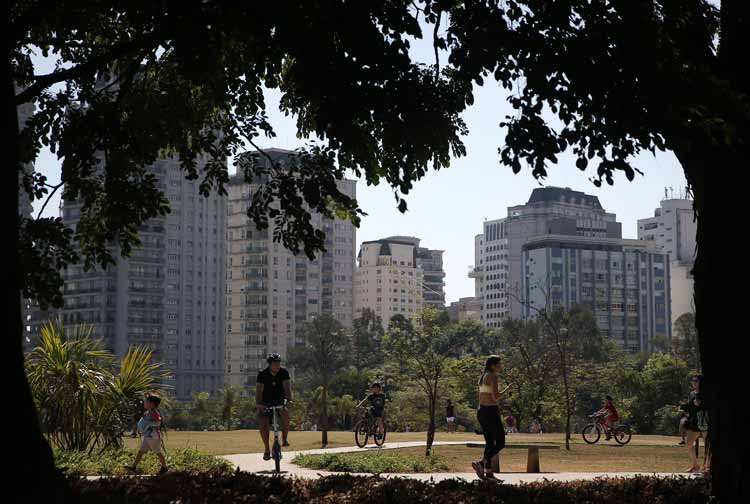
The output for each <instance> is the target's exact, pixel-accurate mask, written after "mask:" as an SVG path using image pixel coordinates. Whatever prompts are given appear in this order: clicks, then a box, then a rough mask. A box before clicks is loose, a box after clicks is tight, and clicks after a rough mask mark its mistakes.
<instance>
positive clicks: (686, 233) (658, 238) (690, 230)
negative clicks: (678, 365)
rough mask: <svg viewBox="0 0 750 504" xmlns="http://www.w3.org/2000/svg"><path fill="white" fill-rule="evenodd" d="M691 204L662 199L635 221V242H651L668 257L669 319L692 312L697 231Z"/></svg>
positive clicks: (681, 200) (684, 200)
mask: <svg viewBox="0 0 750 504" xmlns="http://www.w3.org/2000/svg"><path fill="white" fill-rule="evenodd" d="M694 217H695V212H694V211H693V201H692V200H689V199H685V198H679V199H675V198H670V199H666V195H665V199H664V200H663V201H662V202H661V204H660V205H659V208H657V209H656V210H654V216H653V217H648V218H646V219H639V220H638V239H639V240H644V241H647V242H650V243H653V244H654V245H655V246H656V248H657V249H658V250H660V251H662V252H665V253H666V254H668V255H669V265H670V266H669V267H670V270H671V274H672V280H673V281H672V284H671V287H672V291H671V294H670V297H671V303H672V309H671V312H672V319H671V322H672V324H674V322H675V320H677V318H678V317H680V316H681V315H683V314H685V313H691V312H693V276H692V269H693V263H694V261H695V247H696V241H695V239H696V238H695V237H696V233H697V231H698V227H697V222H696V221H695V218H694Z"/></svg>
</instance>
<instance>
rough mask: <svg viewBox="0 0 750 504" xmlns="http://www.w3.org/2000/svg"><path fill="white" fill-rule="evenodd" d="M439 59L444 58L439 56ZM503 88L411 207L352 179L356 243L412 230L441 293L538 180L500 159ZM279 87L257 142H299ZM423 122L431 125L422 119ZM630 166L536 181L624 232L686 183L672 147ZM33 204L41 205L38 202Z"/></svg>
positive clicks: (464, 283) (482, 92) (458, 288)
mask: <svg viewBox="0 0 750 504" xmlns="http://www.w3.org/2000/svg"><path fill="white" fill-rule="evenodd" d="M412 54H413V56H414V57H415V58H416V59H418V60H421V61H425V62H430V63H431V62H432V61H433V58H434V55H433V53H432V48H431V47H430V46H429V44H425V43H424V42H421V41H416V42H415V43H414V47H413V51H412ZM442 60H443V61H445V57H443V58H442ZM36 64H37V65H38V68H37V72H46V71H50V70H51V64H50V62H49V61H44V60H42V59H41V58H40V59H38V60H36ZM506 96H507V94H506V93H505V91H504V90H502V89H501V88H500V87H499V86H497V85H496V84H495V83H494V82H490V81H489V80H488V81H487V84H485V86H484V87H481V88H475V103H474V105H473V107H472V108H471V109H469V110H468V111H467V112H466V113H465V114H464V115H463V119H464V121H466V124H467V126H468V128H469V134H468V135H467V136H466V137H465V138H464V139H463V140H464V142H465V144H466V148H467V156H466V157H464V158H460V159H454V160H453V161H452V163H451V166H450V168H449V169H446V170H442V171H439V172H430V173H429V174H428V175H427V177H425V178H423V179H422V180H421V181H420V182H418V183H417V184H416V185H415V188H414V189H413V190H412V192H411V193H410V194H409V195H408V196H407V201H408V204H409V210H408V211H407V213H406V214H401V213H400V212H399V211H398V210H397V208H396V202H395V199H394V197H393V193H392V191H391V190H390V189H389V188H388V187H386V186H384V185H382V184H381V185H380V186H377V187H375V186H373V187H367V186H366V185H365V182H363V181H360V182H359V183H358V184H357V199H358V200H359V203H360V206H361V207H362V208H363V209H364V210H365V212H367V213H368V214H369V215H368V216H366V217H364V218H363V220H362V225H361V227H360V228H359V230H358V231H357V240H358V242H360V243H361V242H362V241H366V240H375V239H379V238H383V237H386V236H390V235H411V236H416V237H419V238H421V239H422V245H423V246H426V247H430V248H436V249H442V250H444V251H445V253H444V256H443V257H444V263H445V271H446V279H445V281H446V287H445V289H446V300H447V301H455V300H457V299H458V298H459V297H464V296H473V295H474V280H473V279H470V278H468V276H467V273H468V267H469V266H470V265H472V264H473V262H474V235H476V234H478V233H479V232H481V230H482V221H483V220H484V219H497V218H501V217H505V216H506V208H507V207H508V206H512V205H518V204H523V203H525V202H526V201H527V200H528V198H529V195H530V194H531V191H532V190H533V189H534V188H535V187H539V186H540V182H539V181H536V180H535V179H534V178H533V177H532V176H531V172H530V171H521V172H520V173H519V174H518V175H514V174H513V172H512V171H511V170H510V168H506V167H504V166H501V165H500V163H499V155H498V153H497V149H498V147H500V146H501V145H502V141H503V132H502V131H501V129H500V127H499V126H498V123H500V121H502V120H503V119H504V117H505V115H506V114H509V113H511V110H512V109H511V108H510V107H509V105H508V104H507V102H506ZM279 97H280V93H278V92H277V91H273V90H271V91H269V92H268V93H267V106H268V114H269V118H270V120H271V124H272V125H273V126H274V129H275V131H276V133H277V138H275V139H274V140H272V141H269V140H266V141H262V142H260V145H261V146H262V147H278V148H287V149H292V148H295V147H299V146H300V145H301V144H302V142H301V141H300V140H298V139H297V137H296V130H295V125H294V118H292V117H285V116H284V115H283V114H282V113H280V112H279V111H278V102H279ZM425 127H429V125H425ZM634 164H635V166H636V167H637V168H639V169H640V170H641V171H643V172H644V176H639V175H636V179H635V180H634V181H633V182H628V181H627V179H626V178H625V177H624V175H621V176H619V177H618V178H617V179H616V180H615V185H614V186H611V187H610V186H607V185H606V184H605V185H603V187H602V188H600V189H597V188H596V187H595V186H594V185H593V183H592V182H591V181H590V180H589V178H590V177H592V176H593V175H594V174H595V172H594V171H593V170H592V168H591V167H592V166H594V163H590V164H589V170H588V171H586V172H581V171H579V170H578V169H577V168H576V167H575V164H574V162H573V159H572V158H571V157H568V156H563V157H561V158H560V162H559V164H558V165H556V166H551V167H549V170H548V171H549V172H550V176H549V177H548V178H547V179H546V180H544V181H541V183H542V184H543V185H545V186H560V187H570V188H571V189H575V190H579V191H584V192H586V193H588V194H594V195H596V196H598V197H599V200H600V201H601V203H602V206H603V207H604V208H605V210H607V211H608V212H613V213H615V214H617V218H618V220H619V221H620V222H622V223H623V236H624V237H626V238H635V237H636V220H637V219H639V218H643V217H648V216H651V215H652V214H653V211H654V208H656V207H657V206H658V205H659V202H660V201H661V199H663V197H664V188H665V187H672V188H674V194H675V196H676V195H677V193H678V191H679V190H681V189H682V188H684V186H685V184H686V182H685V177H684V175H683V172H682V168H681V167H680V164H679V163H678V162H677V160H676V158H675V157H674V156H673V155H672V154H671V153H663V154H658V155H657V156H656V157H654V156H651V155H650V154H649V155H642V156H640V157H638V158H637V159H636V160H635V163H634ZM36 166H37V170H40V171H42V172H43V173H45V174H46V175H47V176H48V177H49V178H50V182H51V183H55V181H59V173H60V169H59V163H58V161H57V159H56V158H55V157H54V156H53V155H52V154H51V153H49V152H45V153H43V154H42V155H41V156H40V158H39V159H38V160H37V164H36ZM36 203H37V204H36V205H35V208H36V211H38V210H39V208H40V207H41V203H40V202H36ZM58 205H59V199H55V200H53V201H51V202H50V204H48V205H47V208H46V209H45V215H57V213H58Z"/></svg>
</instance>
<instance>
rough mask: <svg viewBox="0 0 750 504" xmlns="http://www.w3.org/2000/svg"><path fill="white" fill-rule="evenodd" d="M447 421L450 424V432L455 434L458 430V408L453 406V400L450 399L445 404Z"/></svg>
mask: <svg viewBox="0 0 750 504" xmlns="http://www.w3.org/2000/svg"><path fill="white" fill-rule="evenodd" d="M445 421H446V422H447V424H448V433H449V434H453V433H455V432H456V408H455V407H454V406H453V401H451V400H450V399H448V404H447V405H446V406H445Z"/></svg>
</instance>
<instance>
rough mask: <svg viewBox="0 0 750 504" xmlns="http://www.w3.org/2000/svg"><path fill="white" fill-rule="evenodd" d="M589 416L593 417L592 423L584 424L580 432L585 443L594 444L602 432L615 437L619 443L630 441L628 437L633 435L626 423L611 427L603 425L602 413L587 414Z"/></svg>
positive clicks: (624, 443) (623, 443)
mask: <svg viewBox="0 0 750 504" xmlns="http://www.w3.org/2000/svg"><path fill="white" fill-rule="evenodd" d="M589 418H593V419H594V423H590V424H588V425H586V426H584V428H583V431H582V432H581V434H582V435H583V440H584V441H585V442H586V443H587V444H594V443H596V442H598V441H599V438H601V437H602V432H603V433H604V434H607V435H608V436H611V437H613V438H614V439H615V442H617V444H619V445H626V444H628V443H629V442H630V438H631V437H632V436H633V435H632V433H631V432H630V426H629V425H628V424H618V425H613V426H612V427H611V428H610V427H607V426H606V425H604V416H603V415H596V414H594V415H589Z"/></svg>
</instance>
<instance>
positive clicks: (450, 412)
mask: <svg viewBox="0 0 750 504" xmlns="http://www.w3.org/2000/svg"><path fill="white" fill-rule="evenodd" d="M445 416H447V417H448V418H450V417H454V416H456V415H455V409H454V408H453V405H452V404H450V405H448V406H446V407H445Z"/></svg>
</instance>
